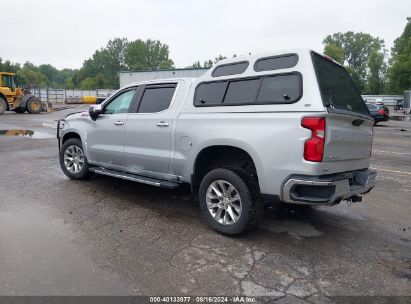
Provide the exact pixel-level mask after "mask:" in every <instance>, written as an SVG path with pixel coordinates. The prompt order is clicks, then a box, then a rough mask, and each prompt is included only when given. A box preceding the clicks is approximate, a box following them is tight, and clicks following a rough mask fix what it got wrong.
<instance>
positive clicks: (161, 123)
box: [156, 121, 168, 127]
mask: <svg viewBox="0 0 411 304" xmlns="http://www.w3.org/2000/svg"><path fill="white" fill-rule="evenodd" d="M156 125H157V127H168V122H165V121H160V122H158V123H156Z"/></svg>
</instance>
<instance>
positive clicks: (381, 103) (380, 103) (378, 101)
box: [374, 98, 384, 105]
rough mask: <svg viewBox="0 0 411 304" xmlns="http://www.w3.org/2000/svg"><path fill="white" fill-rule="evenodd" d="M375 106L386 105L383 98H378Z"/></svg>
mask: <svg viewBox="0 0 411 304" xmlns="http://www.w3.org/2000/svg"><path fill="white" fill-rule="evenodd" d="M374 104H376V105H384V102H383V100H382V98H377V99H376V100H375V102H374Z"/></svg>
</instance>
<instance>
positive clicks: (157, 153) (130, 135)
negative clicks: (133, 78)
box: [124, 83, 176, 177]
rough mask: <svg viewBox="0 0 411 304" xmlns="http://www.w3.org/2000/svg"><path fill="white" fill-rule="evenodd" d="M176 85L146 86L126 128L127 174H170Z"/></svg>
mask: <svg viewBox="0 0 411 304" xmlns="http://www.w3.org/2000/svg"><path fill="white" fill-rule="evenodd" d="M175 90H176V83H162V84H152V85H146V86H145V87H144V90H143V91H142V92H141V93H140V95H141V96H140V101H139V102H138V103H136V107H135V108H134V109H133V113H130V114H128V117H127V125H126V128H125V145H124V157H125V162H126V166H127V171H130V172H132V173H135V174H142V175H146V176H153V177H164V176H165V175H167V174H168V172H169V161H170V153H171V132H172V129H173V122H174V119H173V116H174V113H175V111H174V110H175V109H172V107H171V105H172V100H173V96H174V92H175Z"/></svg>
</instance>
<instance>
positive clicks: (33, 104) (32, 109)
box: [27, 97, 43, 114]
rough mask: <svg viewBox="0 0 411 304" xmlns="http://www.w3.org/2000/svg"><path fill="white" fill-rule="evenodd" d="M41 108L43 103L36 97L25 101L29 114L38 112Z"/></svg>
mask: <svg viewBox="0 0 411 304" xmlns="http://www.w3.org/2000/svg"><path fill="white" fill-rule="evenodd" d="M42 110H43V104H42V102H41V100H40V99H38V98H37V97H33V98H30V99H29V101H28V102H27V111H29V113H31V114H38V113H40V112H41V111H42Z"/></svg>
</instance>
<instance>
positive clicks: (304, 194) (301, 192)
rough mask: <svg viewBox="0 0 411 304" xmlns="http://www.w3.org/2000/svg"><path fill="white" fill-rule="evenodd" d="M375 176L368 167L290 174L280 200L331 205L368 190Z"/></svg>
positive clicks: (372, 185)
mask: <svg viewBox="0 0 411 304" xmlns="http://www.w3.org/2000/svg"><path fill="white" fill-rule="evenodd" d="M376 177H377V172H376V171H372V170H369V169H365V170H358V171H352V172H344V173H338V174H332V175H324V176H291V177H290V178H289V179H288V180H287V181H286V182H285V183H284V186H283V191H282V200H283V201H284V202H286V203H291V204H320V205H333V204H336V203H339V202H340V201H341V200H345V199H349V198H351V197H353V196H356V195H360V194H365V193H367V192H369V191H370V190H371V189H372V188H374V186H375V178H376Z"/></svg>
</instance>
